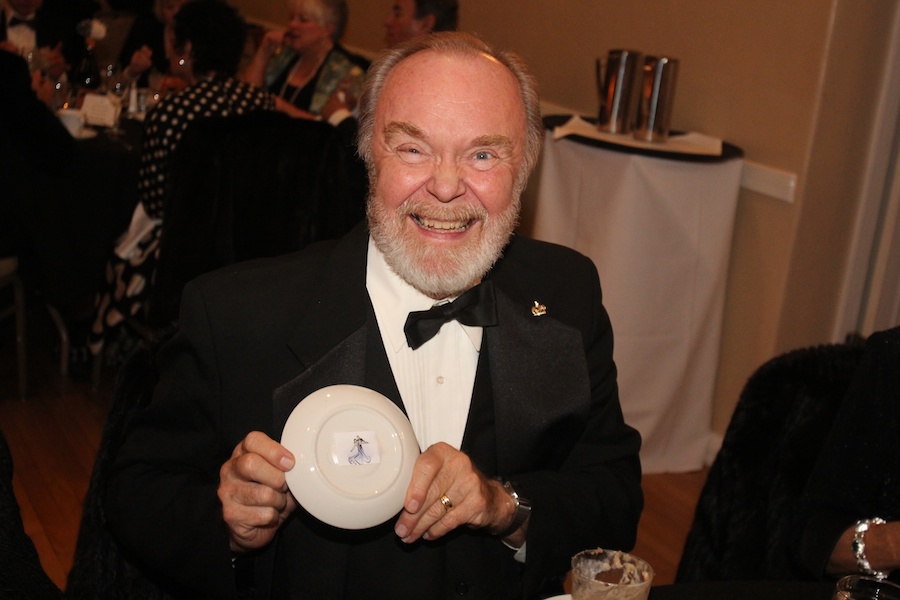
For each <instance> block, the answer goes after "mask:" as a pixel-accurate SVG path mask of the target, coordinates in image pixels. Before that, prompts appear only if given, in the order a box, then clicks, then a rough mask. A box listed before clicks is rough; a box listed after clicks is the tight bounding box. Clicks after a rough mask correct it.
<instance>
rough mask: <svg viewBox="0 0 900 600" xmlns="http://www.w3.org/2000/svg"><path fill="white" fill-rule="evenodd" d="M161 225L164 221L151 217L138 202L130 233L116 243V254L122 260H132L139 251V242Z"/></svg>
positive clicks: (129, 228) (127, 232)
mask: <svg viewBox="0 0 900 600" xmlns="http://www.w3.org/2000/svg"><path fill="white" fill-rule="evenodd" d="M161 224H162V221H161V220H160V219H154V218H152V217H150V215H148V214H147V212H146V211H145V210H144V204H143V203H142V202H138V205H137V207H136V208H135V209H134V214H133V215H132V216H131V225H130V226H129V227H128V231H126V232H125V233H124V234H123V235H122V237H121V238H119V239H118V240H117V241H116V248H115V253H116V254H117V255H118V257H119V258H121V259H122V260H129V259H131V258H132V256H133V255H134V253H135V251H136V250H137V245H138V242H140V241H141V239H143V237H144V236H145V235H147V234H148V233H150V232H151V231H153V228H154V227H157V226H158V225H161Z"/></svg>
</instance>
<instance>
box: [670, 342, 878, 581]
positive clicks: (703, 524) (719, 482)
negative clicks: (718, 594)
mask: <svg viewBox="0 0 900 600" xmlns="http://www.w3.org/2000/svg"><path fill="white" fill-rule="evenodd" d="M862 351H863V349H862V347H861V346H857V345H849V344H847V345H825V346H817V347H812V348H806V349H801V350H795V351H792V352H789V353H787V354H784V355H782V356H779V357H776V358H774V359H772V360H770V361H769V362H767V363H766V364H764V365H763V366H761V367H760V368H759V369H758V370H757V371H756V373H754V374H753V375H752V376H751V377H750V379H749V380H748V381H747V384H746V386H745V387H744V390H743V391H742V393H741V396H740V398H739V401H738V404H737V407H736V409H735V412H734V415H733V417H732V420H731V423H730V424H729V426H728V429H727V431H726V433H725V437H724V440H723V443H722V448H721V449H720V451H719V453H718V455H717V456H716V459H715V461H714V463H713V465H712V467H711V468H710V472H709V477H708V479H707V482H706V485H705V486H704V488H703V491H702V492H701V495H700V499H699V502H698V505H697V510H696V514H695V517H694V523H693V525H692V528H691V530H690V532H689V534H688V537H687V541H686V543H685V547H684V552H683V554H682V558H681V562H680V564H679V567H678V573H677V575H676V581H679V582H682V581H704V580H706V581H718V580H762V579H771V580H781V579H803V578H807V579H808V578H809V576H808V575H806V574H805V573H803V571H802V570H800V569H799V568H798V567H797V566H796V565H795V564H794V561H793V560H792V559H791V545H792V535H793V531H792V524H793V523H794V520H795V518H796V512H797V511H798V510H800V506H801V501H800V500H801V496H802V493H803V490H804V486H805V484H806V482H807V480H808V478H809V475H810V472H811V470H812V468H813V465H814V463H815V461H816V459H817V457H818V455H819V453H820V450H821V448H822V444H823V441H824V440H825V437H826V436H827V434H828V432H829V429H830V427H831V424H832V422H833V421H834V418H835V414H836V412H837V410H838V407H839V405H840V404H841V400H842V399H843V397H844V395H845V393H846V391H847V389H848V386H849V384H850V381H851V379H852V377H853V374H854V371H855V369H856V367H857V364H858V363H859V359H860V357H861V355H862Z"/></svg>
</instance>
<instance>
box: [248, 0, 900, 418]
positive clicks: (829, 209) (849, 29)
mask: <svg viewBox="0 0 900 600" xmlns="http://www.w3.org/2000/svg"><path fill="white" fill-rule="evenodd" d="M233 1H234V2H235V4H237V5H238V6H241V7H242V9H243V10H244V12H245V14H247V15H248V16H254V17H257V18H261V19H264V20H270V21H281V20H282V19H283V15H284V12H283V11H284V9H283V6H282V5H281V3H280V2H279V0H274V1H272V2H259V1H258V0H233ZM348 3H349V5H350V13H351V22H350V27H349V29H348V32H347V35H346V36H345V42H346V43H348V44H349V45H351V46H354V47H358V48H363V49H368V50H373V51H374V50H377V49H378V48H380V47H381V45H382V35H383V27H382V22H383V20H384V16H385V15H386V14H387V11H388V9H389V7H390V5H391V0H348ZM897 4H898V3H897V2H896V0H629V1H628V2H611V1H600V0H555V1H553V2H548V1H546V0H490V1H489V2H476V1H474V0H460V5H461V11H462V23H461V25H462V28H463V29H465V30H467V31H472V32H476V33H478V34H480V35H481V36H483V37H484V38H486V39H487V40H489V41H491V42H494V43H496V44H498V45H501V46H503V47H506V48H510V49H513V50H516V51H517V52H519V53H520V54H522V55H523V56H524V57H525V58H526V59H527V61H528V62H529V64H530V65H531V66H532V68H533V70H534V72H535V74H536V76H537V78H538V81H539V84H540V86H541V92H542V96H543V98H544V99H545V100H546V101H549V102H552V103H554V104H558V105H561V106H567V107H571V108H572V109H574V110H576V111H579V112H582V113H584V114H589V115H593V114H594V113H595V112H596V106H597V95H596V90H595V86H594V60H595V58H597V57H599V56H604V55H605V54H606V52H607V51H608V50H609V49H610V48H615V47H626V48H634V49H637V50H641V51H643V52H648V53H658V54H668V55H670V56H674V57H677V58H679V59H680V60H681V66H680V73H679V81H678V87H677V96H676V100H675V108H674V113H673V119H672V126H673V127H674V128H675V129H683V130H690V131H700V132H704V133H707V134H711V135H715V136H719V137H722V138H724V139H726V140H728V141H729V142H731V143H733V144H736V145H738V146H740V147H742V148H743V149H744V151H745V155H746V158H747V159H748V160H751V161H753V162H756V163H761V164H764V165H769V166H772V167H776V168H779V169H782V170H786V171H790V172H793V173H796V174H797V176H798V185H797V193H796V199H795V201H794V202H793V203H786V202H783V201H780V200H777V199H774V198H771V197H767V196H763V195H760V194H757V193H754V192H749V191H747V190H743V191H742V193H741V196H740V199H739V205H738V212H737V222H736V225H735V233H734V243H733V250H732V258H731V268H730V274H729V282H728V290H727V300H726V308H725V322H724V331H723V342H722V352H721V358H720V363H719V369H718V378H717V383H716V410H715V414H714V428H715V429H716V430H717V431H719V432H722V431H724V428H725V426H726V425H727V423H728V420H729V418H730V416H731V412H732V410H733V407H734V403H735V402H736V400H737V396H738V394H739V393H740V390H741V388H742V387H743V385H744V382H745V381H746V379H747V377H748V376H749V375H750V374H751V373H752V371H753V370H754V369H755V368H756V367H757V366H759V365H760V364H761V363H763V362H764V361H765V360H767V359H768V358H770V357H772V356H774V355H776V354H778V353H780V352H782V351H785V350H788V349H793V348H798V347H802V346H806V345H811V344H817V343H824V342H828V341H830V340H829V337H830V335H831V329H832V323H833V321H834V319H835V315H836V311H837V305H836V303H837V302H838V292H839V289H840V283H841V278H842V277H843V268H844V265H845V262H846V258H847V257H846V253H847V248H848V246H849V238H850V224H851V223H852V221H853V218H854V215H855V210H856V208H857V206H858V203H859V200H858V194H859V188H860V185H861V177H862V174H863V170H864V156H865V150H866V146H867V144H868V141H869V136H870V131H869V129H870V128H871V122H872V114H873V110H874V105H875V102H876V98H877V94H878V91H879V89H880V85H881V84H880V82H879V76H880V75H879V73H880V68H881V65H882V63H883V59H884V55H885V52H886V48H887V46H888V44H887V40H888V35H889V33H890V25H891V22H892V20H893V15H894V11H896V10H897Z"/></svg>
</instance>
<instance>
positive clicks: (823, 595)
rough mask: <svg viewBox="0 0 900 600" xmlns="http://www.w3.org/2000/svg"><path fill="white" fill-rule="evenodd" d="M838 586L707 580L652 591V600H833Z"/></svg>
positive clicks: (815, 583)
mask: <svg viewBox="0 0 900 600" xmlns="http://www.w3.org/2000/svg"><path fill="white" fill-rule="evenodd" d="M833 590H834V583H832V582H807V581H703V582H695V583H676V584H673V585H662V586H657V587H653V588H651V589H650V600H830V599H831V594H832V591H833Z"/></svg>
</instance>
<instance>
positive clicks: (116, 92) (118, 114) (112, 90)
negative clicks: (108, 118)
mask: <svg viewBox="0 0 900 600" xmlns="http://www.w3.org/2000/svg"><path fill="white" fill-rule="evenodd" d="M105 72H106V96H107V98H109V100H110V102H111V103H112V105H113V108H115V117H114V119H113V126H112V127H110V128H109V129H108V130H107V131H106V133H107V135H110V136H113V137H116V136H119V135H121V134H122V133H123V130H122V128H121V127H120V126H119V123H120V122H121V119H122V105H123V104H124V103H125V102H127V95H128V90H129V87H130V85H131V79H130V78H129V77H128V75H127V74H126V72H125V70H124V69H119V68H118V66H117V65H114V64H110V65H107V67H106V69H105Z"/></svg>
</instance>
